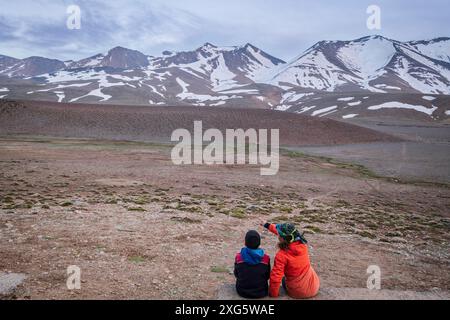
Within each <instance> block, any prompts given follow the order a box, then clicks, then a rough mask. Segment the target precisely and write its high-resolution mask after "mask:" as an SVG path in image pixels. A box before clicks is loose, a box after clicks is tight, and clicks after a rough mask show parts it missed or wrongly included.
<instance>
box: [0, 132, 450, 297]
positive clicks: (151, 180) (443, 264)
mask: <svg viewBox="0 0 450 320" xmlns="http://www.w3.org/2000/svg"><path fill="white" fill-rule="evenodd" d="M0 163H1V166H0V177H1V178H0V201H1V207H0V272H14V273H24V274H25V275H26V276H27V278H26V279H25V280H24V282H23V284H22V285H21V287H20V290H19V291H18V292H17V293H16V296H17V298H19V299H54V298H62V299H85V298H94V299H97V298H100V299H102V298H118V299H147V298H148V299H156V298H162V299H194V298H200V299H208V298H214V297H216V293H217V289H218V288H219V287H220V286H221V285H222V284H224V283H232V282H233V275H232V274H231V271H232V268H233V262H234V255H235V253H236V252H238V251H239V249H240V248H241V246H242V243H243V237H244V235H245V232H246V231H247V230H248V229H257V230H259V231H260V232H261V233H262V237H263V239H262V246H263V247H264V248H265V249H266V250H267V253H268V254H269V255H270V256H271V257H272V259H273V257H274V255H275V252H276V239H275V237H274V236H272V235H270V234H268V233H267V232H265V231H263V230H262V229H261V227H259V226H258V225H259V224H260V223H262V222H265V221H271V222H278V221H280V222H281V221H293V222H296V223H297V224H298V226H299V227H300V228H301V229H302V230H304V231H306V234H305V236H306V238H307V239H308V240H309V243H310V250H311V260H312V263H313V266H314V268H315V269H316V270H317V272H318V274H319V276H320V278H321V281H322V287H323V288H328V287H353V288H365V287H366V281H367V277H368V274H366V270H367V267H368V266H369V265H378V266H379V267H380V268H381V274H382V279H381V281H382V283H381V285H382V288H383V289H393V290H413V291H429V290H431V289H433V288H439V289H441V290H446V291H448V290H450V277H449V274H450V244H449V240H450V232H449V231H450V215H449V210H448V208H449V207H450V189H449V188H448V185H443V184H433V183H429V184H415V183H402V182H395V181H393V180H389V179H383V178H376V177H375V176H374V175H371V174H370V171H368V170H366V169H365V168H363V167H361V166H357V165H352V164H346V163H341V162H338V161H329V160H327V159H326V158H320V157H313V156H307V155H304V154H300V153H297V152H289V151H283V155H282V157H281V163H280V165H281V166H280V171H279V173H278V175H276V176H272V177H267V176H265V177H262V176H260V175H259V167H256V166H198V165H196V166H175V165H173V164H172V163H171V161H170V148H169V147H168V146H166V145H157V144H148V143H133V142H110V141H99V140H80V139H63V138H55V139H50V138H45V139H44V138H38V137H29V138H23V137H18V136H8V137H3V138H2V139H1V140H0ZM69 265H77V266H79V267H80V268H81V279H82V282H81V290H73V291H70V290H68V289H67V287H66V280H67V267H68V266H69Z"/></svg>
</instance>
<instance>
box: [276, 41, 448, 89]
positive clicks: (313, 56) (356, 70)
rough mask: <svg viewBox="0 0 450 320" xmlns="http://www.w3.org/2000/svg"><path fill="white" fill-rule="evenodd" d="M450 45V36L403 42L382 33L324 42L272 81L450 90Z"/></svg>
mask: <svg viewBox="0 0 450 320" xmlns="http://www.w3.org/2000/svg"><path fill="white" fill-rule="evenodd" d="M445 39H446V40H445ZM449 43H450V42H449V39H448V38H440V39H436V40H434V41H433V40H432V41H422V42H406V43H402V42H399V41H395V40H390V39H387V38H384V37H381V36H368V37H363V38H360V39H356V40H352V41H321V42H318V43H317V44H315V45H314V46H312V47H311V48H309V49H308V50H306V51H305V52H304V53H303V54H302V55H300V56H299V57H298V58H296V59H294V60H293V61H291V62H290V63H288V64H287V65H286V66H284V67H283V68H281V69H279V70H277V72H276V73H275V74H274V75H273V76H272V78H271V79H269V82H270V83H271V84H273V85H279V86H284V87H291V88H292V87H300V88H304V89H306V90H322V91H328V92H333V91H339V92H342V91H361V90H366V91H371V92H399V91H401V92H412V93H432V94H433V93H434V94H450V62H448V61H445V59H446V58H448V57H447V56H446V54H447V55H450V51H449V49H450V48H449ZM433 48H436V51H433ZM446 50H447V51H446ZM425 52H427V53H429V52H434V54H433V55H432V56H431V57H430V56H429V55H425ZM445 52H447V53H445Z"/></svg>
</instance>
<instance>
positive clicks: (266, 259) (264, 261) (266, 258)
mask: <svg viewBox="0 0 450 320" xmlns="http://www.w3.org/2000/svg"><path fill="white" fill-rule="evenodd" d="M261 263H264V264H269V263H270V257H269V255H268V254H264V256H263V257H262V259H261Z"/></svg>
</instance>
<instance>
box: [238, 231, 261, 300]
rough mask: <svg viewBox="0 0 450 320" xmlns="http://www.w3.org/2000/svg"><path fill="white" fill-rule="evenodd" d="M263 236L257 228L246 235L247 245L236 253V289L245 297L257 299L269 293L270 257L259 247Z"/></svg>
mask: <svg viewBox="0 0 450 320" xmlns="http://www.w3.org/2000/svg"><path fill="white" fill-rule="evenodd" d="M260 244H261V237H260V235H259V233H258V232H256V231H255V230H250V231H249V232H247V234H246V235H245V247H243V248H242V249H241V252H240V253H238V254H236V258H235V262H234V275H235V277H236V291H237V293H238V294H239V295H240V296H241V297H244V298H250V299H257V298H263V297H266V296H267V295H268V294H269V286H268V284H267V281H268V280H269V278H270V258H269V256H268V255H267V254H264V250H263V249H260V248H259V245H260Z"/></svg>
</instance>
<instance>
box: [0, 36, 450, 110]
mask: <svg viewBox="0 0 450 320" xmlns="http://www.w3.org/2000/svg"><path fill="white" fill-rule="evenodd" d="M349 94H351V95H352V96H349V97H347V98H351V97H353V98H355V96H358V95H361V97H362V98H364V95H368V96H369V97H372V96H376V97H378V98H377V99H378V100H377V101H378V102H379V104H378V105H382V104H383V103H386V102H387V101H384V100H383V99H382V98H380V97H382V96H383V97H390V98H389V99H392V96H395V95H399V96H400V95H402V96H404V95H430V97H431V98H423V99H422V100H423V103H422V107H424V108H433V107H434V108H437V107H439V106H436V103H434V104H433V103H432V102H431V101H433V100H435V99H437V98H439V97H440V96H441V95H450V38H447V37H441V38H436V39H432V40H422V41H409V42H401V41H396V40H392V39H388V38H385V37H382V36H378V35H374V36H367V37H363V38H359V39H356V40H350V41H320V42H318V43H316V44H315V45H313V46H312V47H310V48H308V49H307V50H306V51H304V52H303V53H301V54H300V55H299V56H298V57H295V58H294V59H292V60H290V61H288V62H285V61H283V60H281V59H279V58H276V57H274V56H272V55H270V54H268V53H266V52H264V51H263V50H261V49H259V48H257V47H255V46H253V45H252V44H250V43H247V44H245V45H242V46H231V47H220V46H215V45H213V44H211V43H205V44H204V45H202V46H201V47H199V48H197V49H195V50H192V51H184V52H170V51H164V52H163V53H162V55H161V56H158V57H155V56H150V55H146V54H144V53H142V52H139V51H136V50H131V49H127V48H123V47H115V48H112V49H111V50H109V51H108V52H106V53H99V54H96V55H93V56H91V57H88V58H84V59H81V60H79V61H60V60H57V59H49V58H43V57H35V56H33V57H29V58H25V59H16V58H13V57H8V56H4V55H0V98H8V99H33V100H50V101H59V102H86V103H108V104H138V105H198V106H219V105H224V106H231V107H233V106H248V107H257V108H268V109H278V110H289V111H293V112H305V113H307V114H311V115H314V114H313V113H314V112H315V111H318V109H317V108H319V107H321V108H322V109H324V108H330V109H329V111H331V113H336V112H337V111H339V110H340V109H342V108H341V105H340V104H339V103H338V104H337V105H336V106H335V108H331V107H333V105H329V106H327V105H323V104H322V105H321V104H320V103H314V105H312V104H311V102H312V101H314V99H316V98H317V99H318V98H323V97H327V99H329V98H330V96H334V97H336V99H345V98H346V96H348V95H349ZM382 94H384V95H382ZM366 99H367V98H366ZM366 99H361V100H366ZM380 99H381V100H380ZM350 100H351V99H350ZM350 100H348V101H350ZM354 100H355V99H354ZM369 100H370V99H369ZM337 101H339V100H337ZM340 101H342V102H345V100H340ZM366 102H367V101H360V103H359V104H361V105H365V104H366ZM397 102H399V101H397ZM330 103H331V104H333V103H332V102H330ZM353 103H354V107H356V106H358V104H357V103H356V101H353ZM399 103H400V102H399ZM401 103H405V102H404V101H402V102H401ZM414 105H415V104H411V103H409V104H407V107H406V108H405V109H410V110H415V111H418V110H419V109H420V108H414V107H412V108H411V107H408V106H414ZM416 106H417V105H416ZM346 107H349V105H348V104H346ZM367 107H368V106H367ZM366 109H367V108H366ZM380 109H381V108H380ZM437 109H439V110H437V112H435V111H432V112H431V113H430V112H428V111H429V110H427V112H425V114H427V116H433V115H437V116H438V117H446V116H448V113H447V110H441V108H440V107H439V108H437ZM372 110H376V109H375V108H373V109H372ZM418 112H420V111H418ZM325 113H328V112H319V113H316V114H315V115H317V114H322V115H323V114H325ZM422 113H423V112H422ZM336 114H340V113H339V112H337V113H336ZM354 114H355V113H354ZM347 118H349V117H347Z"/></svg>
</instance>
